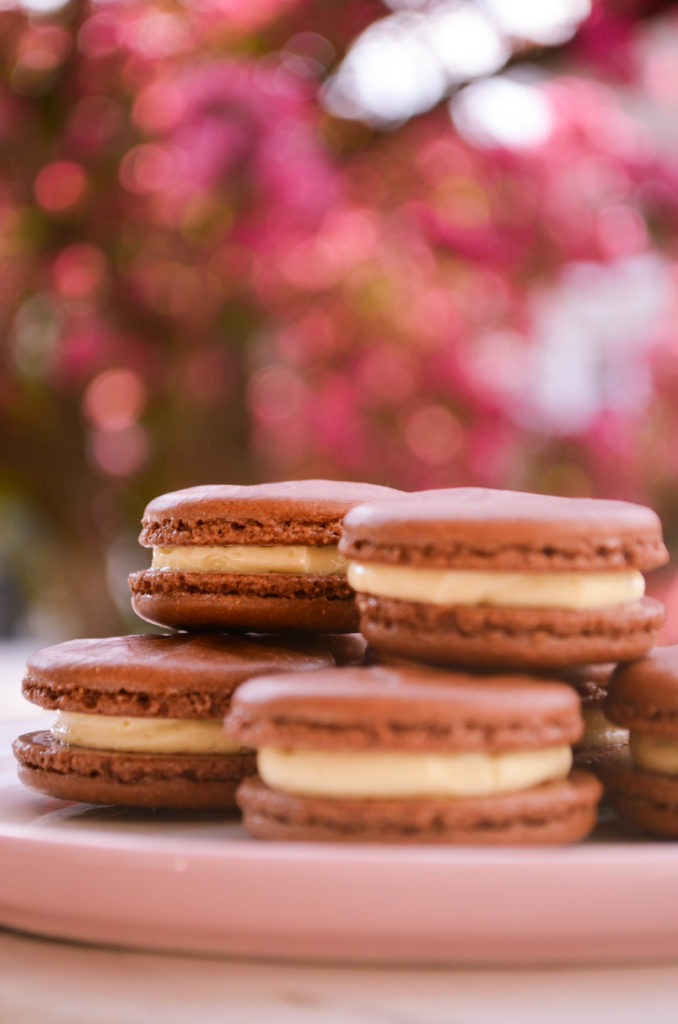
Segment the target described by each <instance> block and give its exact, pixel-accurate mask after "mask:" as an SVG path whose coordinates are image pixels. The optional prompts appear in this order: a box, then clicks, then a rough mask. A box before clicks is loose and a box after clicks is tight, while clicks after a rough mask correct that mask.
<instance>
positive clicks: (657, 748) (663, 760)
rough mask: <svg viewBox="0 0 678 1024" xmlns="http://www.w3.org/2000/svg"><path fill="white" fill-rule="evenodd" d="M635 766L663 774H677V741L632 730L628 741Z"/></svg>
mask: <svg viewBox="0 0 678 1024" xmlns="http://www.w3.org/2000/svg"><path fill="white" fill-rule="evenodd" d="M629 746H630V749H631V757H632V759H633V763H634V764H635V766H636V768H643V769H645V771H647V772H661V773H662V774H663V775H678V741H676V740H665V739H660V738H659V737H657V736H645V735H643V734H642V733H638V732H632V733H631V739H630V741H629Z"/></svg>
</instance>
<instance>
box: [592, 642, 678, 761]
mask: <svg viewBox="0 0 678 1024" xmlns="http://www.w3.org/2000/svg"><path fill="white" fill-rule="evenodd" d="M604 706H605V714H606V715H607V717H608V718H609V719H610V721H612V722H615V723H616V724H617V725H621V726H623V727H624V728H625V729H634V730H637V731H638V732H643V733H647V734H648V735H650V736H657V737H660V738H661V737H664V738H666V739H675V740H676V741H678V644H671V645H670V646H666V647H655V648H654V650H653V651H651V652H650V653H649V654H648V655H647V656H646V657H644V658H641V659H639V660H638V661H635V662H632V663H630V664H627V665H619V666H618V667H617V669H616V670H615V671H614V672H613V674H612V677H611V679H610V685H609V691H608V695H607V699H606V701H605V705H604Z"/></svg>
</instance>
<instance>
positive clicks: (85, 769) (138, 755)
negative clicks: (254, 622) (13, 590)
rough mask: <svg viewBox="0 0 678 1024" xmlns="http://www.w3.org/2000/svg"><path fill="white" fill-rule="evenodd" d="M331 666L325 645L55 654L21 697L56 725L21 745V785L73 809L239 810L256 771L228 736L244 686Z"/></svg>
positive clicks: (147, 641)
mask: <svg viewBox="0 0 678 1024" xmlns="http://www.w3.org/2000/svg"><path fill="white" fill-rule="evenodd" d="M333 663H334V661H333V658H332V655H331V654H330V653H329V651H327V650H326V649H324V648H323V647H322V646H318V645H316V644H313V643H306V644H304V643H297V644H293V643H289V644H287V643H285V641H284V640H282V639H279V640H277V641H276V642H272V641H270V640H268V639H267V640H254V639H250V638H244V637H225V636H194V635H193V636H191V635H173V636H149V635H146V636H126V637H106V638H105V639H97V640H70V641H68V642H67V643H62V644H57V645H56V646H54V647H46V648H44V649H43V650H41V651H38V652H37V653H36V654H34V655H33V656H32V657H31V658H30V659H29V661H28V664H27V666H26V673H25V676H24V680H23V686H22V690H23V694H24V696H25V697H26V698H27V700H29V701H32V703H34V704H39V705H40V706H41V707H44V708H50V709H54V710H56V712H57V715H56V720H55V722H54V724H53V725H52V727H51V729H50V730H40V731H38V732H32V733H28V734H26V735H24V736H20V737H19V738H18V739H17V740H16V741H15V743H14V754H15V757H16V759H17V761H18V764H19V778H20V780H21V782H23V783H24V785H26V786H28V787H29V788H30V789H35V790H37V791H38V792H40V793H45V794H47V795H48V796H53V797H58V798H60V799H63V800H82V801H84V802H87V803H97V804H101V803H103V804H120V805H123V806H128V807H163V808H177V809H185V808H193V809H207V808H228V807H233V806H234V805H235V804H234V794H235V790H236V788H237V786H238V784H239V782H240V781H241V780H242V779H243V778H245V777H246V776H247V775H250V774H252V773H253V772H254V771H255V761H254V755H253V753H252V752H251V751H249V750H245V749H244V748H242V747H241V746H240V745H238V744H236V743H233V742H232V741H231V740H229V739H228V738H227V737H226V736H225V734H224V732H223V729H222V719H223V716H224V714H225V712H226V711H227V710H228V707H229V704H230V701H231V697H232V694H233V691H234V690H235V688H236V686H238V684H240V683H242V682H243V681H244V680H246V679H251V678H252V677H253V676H257V675H261V674H263V673H271V672H286V671H292V670H293V671H295V672H297V673H304V672H308V671H311V670H315V669H319V668H322V667H326V666H328V665H332V664H333Z"/></svg>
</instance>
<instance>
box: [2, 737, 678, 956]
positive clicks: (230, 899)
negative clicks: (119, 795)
mask: <svg viewBox="0 0 678 1024" xmlns="http://www.w3.org/2000/svg"><path fill="white" fill-rule="evenodd" d="M31 725H33V727H35V725H34V723H25V722H24V723H14V724H11V723H7V724H3V725H2V726H1V727H0V879H1V884H0V925H5V926H8V927H10V928H17V929H21V930H24V931H28V932H35V933H38V934H40V935H48V936H52V937H59V938H64V939H76V940H79V941H83V942H96V943H108V944H114V945H118V946H134V947H143V948H153V949H164V950H172V951H177V952H178V951H182V952H187V951H188V952H196V953H223V954H231V955H238V956H254V957H275V958H284V959H292V958H306V959H314V960H344V961H372V962H373V961H391V962H393V961H400V962H409V963H440V964H460V963H466V964H469V963H489V962H493V963H527V962H530V963H535V962H540V963H545V962H551V963H553V962H561V963H562V962H574V961H579V962H582V961H583V962H589V963H591V962H601V961H609V960H631V959H633V960H650V959H657V958H662V957H675V956H677V955H678V925H677V924H676V916H675V908H676V905H678V855H677V851H676V848H675V846H673V845H672V844H670V843H650V842H639V841H637V840H635V841H634V839H633V837H631V836H630V834H628V835H626V836H625V837H623V836H621V834H619V837H616V836H615V835H614V833H613V832H612V831H611V829H610V827H609V826H608V827H607V828H603V829H601V835H600V836H598V837H597V838H596V839H595V840H592V841H590V842H588V843H585V844H583V845H580V846H576V847H569V848H550V849H549V848H545V849H539V848H525V849H521V848H517V847H516V848H506V849H492V848H486V849H483V848H470V847H459V848H455V847H447V848H446V847H435V848H434V847H410V846H383V847H380V846H360V845H355V846H353V845H348V844H347V845H329V844H323V845H320V844H312V843H261V842H256V841H254V840H251V839H248V838H247V836H246V834H245V833H244V832H243V830H242V829H241V828H240V826H239V825H237V824H234V823H232V822H223V821H219V820H215V819H214V818H204V817H203V818H198V817H191V818H187V817H185V816H184V817H178V816H175V817H172V816H169V815H166V814H165V815H153V814H143V815H142V814H138V813H131V812H127V811H122V810H120V809H116V808H113V807H103V808H97V807H93V806H92V805H82V804H69V803H65V802H63V801H59V800H52V799H49V798H48V797H41V796H40V795H38V794H35V793H31V792H30V791H29V790H26V789H24V788H23V787H22V786H21V785H20V784H19V783H18V782H17V781H16V777H15V774H14V764H13V761H12V758H11V755H10V753H9V744H10V742H11V739H12V737H13V736H15V735H17V734H18V733H19V732H21V731H25V730H26V728H27V727H28V728H30V727H31Z"/></svg>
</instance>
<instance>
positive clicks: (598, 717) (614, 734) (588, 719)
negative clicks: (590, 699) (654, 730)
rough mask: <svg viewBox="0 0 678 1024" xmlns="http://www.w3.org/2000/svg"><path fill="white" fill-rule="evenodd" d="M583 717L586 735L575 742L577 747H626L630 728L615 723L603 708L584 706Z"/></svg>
mask: <svg viewBox="0 0 678 1024" xmlns="http://www.w3.org/2000/svg"><path fill="white" fill-rule="evenodd" d="M582 717H583V719H584V735H583V736H582V738H581V739H580V740H579V742H578V743H575V749H581V750H584V749H586V750H606V749H607V748H608V747H624V746H626V744H627V743H628V741H629V731H628V729H622V728H621V726H619V725H614V723H613V722H611V721H610V720H609V718H606V717H605V714H604V713H603V711H602V709H601V708H583V709H582Z"/></svg>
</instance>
